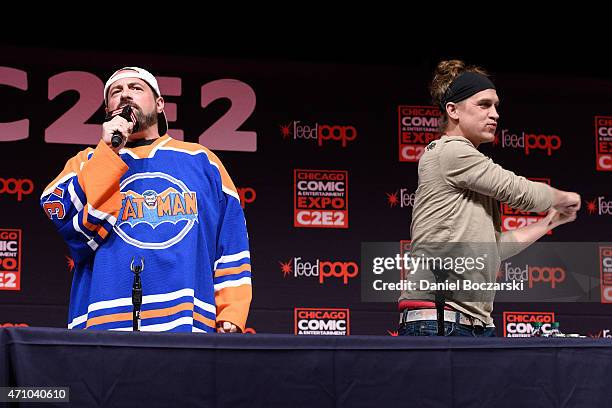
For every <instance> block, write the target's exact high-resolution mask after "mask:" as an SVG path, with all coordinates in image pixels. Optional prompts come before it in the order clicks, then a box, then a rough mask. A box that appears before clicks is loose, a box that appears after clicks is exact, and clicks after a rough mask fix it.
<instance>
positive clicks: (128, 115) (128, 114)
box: [104, 105, 138, 147]
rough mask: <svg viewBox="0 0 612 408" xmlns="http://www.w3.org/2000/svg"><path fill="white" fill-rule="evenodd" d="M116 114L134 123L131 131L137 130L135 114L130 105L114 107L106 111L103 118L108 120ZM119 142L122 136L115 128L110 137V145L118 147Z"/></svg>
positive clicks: (121, 140)
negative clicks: (110, 110)
mask: <svg viewBox="0 0 612 408" xmlns="http://www.w3.org/2000/svg"><path fill="white" fill-rule="evenodd" d="M116 116H121V117H122V118H123V119H125V120H127V121H128V122H132V123H133V124H134V127H133V128H132V133H134V132H136V131H138V119H136V115H135V114H134V111H133V110H132V107H131V106H130V105H125V106H124V107H123V108H120V109H115V110H114V111H112V112H108V114H107V115H106V118H104V121H105V122H108V121H109V120H111V119H113V118H114V117H116ZM121 142H123V136H122V135H121V132H119V131H118V130H115V131H114V132H113V137H112V138H111V145H112V146H113V147H119V146H120V145H121Z"/></svg>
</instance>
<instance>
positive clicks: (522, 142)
mask: <svg viewBox="0 0 612 408" xmlns="http://www.w3.org/2000/svg"><path fill="white" fill-rule="evenodd" d="M561 144H562V140H561V138H560V137H559V136H557V135H545V134H535V133H526V132H523V131H521V132H518V133H512V132H511V131H510V130H509V129H501V132H498V133H496V134H495V140H494V141H493V145H494V146H500V147H501V148H504V149H506V148H511V149H520V150H523V151H524V152H525V155H526V156H529V154H530V153H532V152H533V151H538V150H541V151H542V150H543V151H545V152H546V155H547V156H552V154H553V152H555V151H557V150H559V148H561Z"/></svg>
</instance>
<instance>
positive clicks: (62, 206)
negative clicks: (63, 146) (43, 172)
mask: <svg viewBox="0 0 612 408" xmlns="http://www.w3.org/2000/svg"><path fill="white" fill-rule="evenodd" d="M127 170H128V167H127V165H126V164H125V163H124V162H123V160H121V158H119V157H118V156H117V155H116V154H115V153H114V152H113V151H112V150H111V149H110V148H109V147H108V146H107V145H106V144H105V143H104V142H102V141H100V143H99V144H98V146H97V147H96V148H95V149H91V148H88V149H86V150H83V151H81V152H80V153H78V154H77V155H76V156H74V157H73V158H71V159H70V160H68V162H67V163H66V166H65V167H64V170H63V171H62V172H61V173H60V175H59V176H57V177H56V178H55V180H53V181H52V182H51V183H50V184H49V185H48V186H47V188H46V189H45V191H44V192H43V193H42V196H41V197H40V204H41V206H42V208H43V210H44V211H45V214H46V215H47V217H49V219H50V220H51V222H53V224H54V225H55V227H56V228H57V229H58V231H59V233H60V235H61V236H62V237H63V238H64V240H65V241H66V243H67V244H68V247H69V248H70V252H71V254H72V257H73V259H74V261H75V263H80V262H85V261H87V259H88V258H89V257H90V256H91V255H92V254H93V253H94V252H95V251H96V250H97V249H98V247H99V246H100V245H102V244H103V242H104V241H105V240H106V238H107V237H108V235H109V233H110V232H111V230H112V228H113V226H114V225H115V223H116V222H117V215H118V214H119V211H120V209H121V195H120V192H119V180H120V179H121V176H122V175H123V174H125V172H126V171H127Z"/></svg>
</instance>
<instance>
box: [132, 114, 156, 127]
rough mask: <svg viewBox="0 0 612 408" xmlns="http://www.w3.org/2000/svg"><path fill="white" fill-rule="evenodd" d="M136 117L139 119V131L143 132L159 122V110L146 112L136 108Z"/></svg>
mask: <svg viewBox="0 0 612 408" xmlns="http://www.w3.org/2000/svg"><path fill="white" fill-rule="evenodd" d="M135 113H136V119H137V120H138V131H139V132H142V131H143V130H146V129H148V128H150V127H151V126H153V125H155V124H156V123H157V112H155V111H153V112H151V113H149V114H146V115H145V114H144V113H142V112H141V111H140V110H135Z"/></svg>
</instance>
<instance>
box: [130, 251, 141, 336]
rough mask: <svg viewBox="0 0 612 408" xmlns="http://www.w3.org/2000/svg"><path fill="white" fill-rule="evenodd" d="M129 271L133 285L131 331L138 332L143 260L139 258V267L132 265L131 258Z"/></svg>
mask: <svg viewBox="0 0 612 408" xmlns="http://www.w3.org/2000/svg"><path fill="white" fill-rule="evenodd" d="M130 269H131V270H132V272H133V273H134V283H133V284H132V305H133V308H132V330H133V331H140V307H141V306H142V282H141V280H140V272H142V271H143V270H144V258H142V257H141V258H140V265H134V258H132V262H131V263H130Z"/></svg>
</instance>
